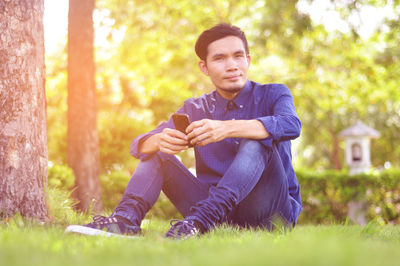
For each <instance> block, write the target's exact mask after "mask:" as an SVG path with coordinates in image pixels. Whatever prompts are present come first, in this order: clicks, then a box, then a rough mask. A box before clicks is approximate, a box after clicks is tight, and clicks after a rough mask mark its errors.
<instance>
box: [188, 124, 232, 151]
mask: <svg viewBox="0 0 400 266" xmlns="http://www.w3.org/2000/svg"><path fill="white" fill-rule="evenodd" d="M224 122H226V121H220V120H210V119H203V120H199V121H195V122H193V123H191V124H190V125H189V126H188V127H187V129H186V133H188V135H187V136H188V138H189V139H190V143H191V144H193V145H196V146H204V145H207V144H210V143H213V142H218V141H221V140H223V139H225V138H226V137H227V130H226V127H225V123H224Z"/></svg>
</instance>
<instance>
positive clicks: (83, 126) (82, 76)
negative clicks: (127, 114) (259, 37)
mask: <svg viewBox="0 0 400 266" xmlns="http://www.w3.org/2000/svg"><path fill="white" fill-rule="evenodd" d="M93 10H94V0H70V1H69V13H68V133H67V142H68V147H67V153H68V164H69V166H70V167H71V168H72V169H73V171H74V174H75V184H76V191H75V195H76V197H77V198H78V199H79V201H80V205H79V207H80V209H81V210H83V211H88V210H89V208H90V207H91V206H92V208H93V210H94V211H95V212H101V211H102V209H103V207H102V203H101V194H100V180H99V172H100V166H99V158H100V155H99V147H98V143H99V140H98V135H97V106H96V91H95V80H94V75H95V67H94V48H93V43H94V29H93V19H92V16H93Z"/></svg>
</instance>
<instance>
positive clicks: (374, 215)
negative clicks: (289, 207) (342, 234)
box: [296, 169, 400, 224]
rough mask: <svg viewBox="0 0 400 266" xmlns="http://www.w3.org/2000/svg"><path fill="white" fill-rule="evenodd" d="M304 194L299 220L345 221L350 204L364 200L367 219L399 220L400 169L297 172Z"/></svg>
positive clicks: (387, 221) (396, 221)
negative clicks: (360, 172)
mask: <svg viewBox="0 0 400 266" xmlns="http://www.w3.org/2000/svg"><path fill="white" fill-rule="evenodd" d="M296 174H297V177H298V180H299V183H300V190H301V195H302V202H303V212H302V214H301V215H300V218H299V222H300V223H314V224H315V223H316V224H320V223H325V224H326V223H338V222H339V223H342V222H345V221H346V220H347V219H348V204H349V203H350V202H351V201H358V202H363V203H364V204H365V206H366V214H365V215H366V219H367V221H376V222H379V223H381V224H383V223H393V224H399V223H400V170H399V169H393V170H386V171H375V172H371V173H364V174H358V175H354V176H350V175H349V174H348V173H346V172H343V171H324V172H319V173H315V172H307V171H297V172H296Z"/></svg>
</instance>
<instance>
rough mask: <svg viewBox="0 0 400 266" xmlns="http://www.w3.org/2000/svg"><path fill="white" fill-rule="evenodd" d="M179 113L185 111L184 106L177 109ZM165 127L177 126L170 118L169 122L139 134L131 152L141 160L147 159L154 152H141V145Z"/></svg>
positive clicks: (133, 142)
mask: <svg viewBox="0 0 400 266" xmlns="http://www.w3.org/2000/svg"><path fill="white" fill-rule="evenodd" d="M177 113H184V107H181V108H180V109H179V110H178V111H177ZM164 128H173V129H174V128H175V126H174V122H173V121H172V118H170V119H169V120H168V121H167V122H162V123H161V124H160V125H158V126H157V128H155V129H153V130H152V131H150V132H148V133H145V134H141V135H139V136H137V137H136V138H134V139H133V141H132V142H131V146H130V148H129V153H130V154H131V155H132V156H133V157H135V158H136V159H139V160H141V161H145V160H147V159H149V158H150V157H151V156H152V155H153V154H151V153H142V152H139V147H140V145H141V144H142V143H143V142H144V141H146V140H147V139H148V138H150V137H151V136H153V135H155V134H157V133H160V132H162V131H163V130H164Z"/></svg>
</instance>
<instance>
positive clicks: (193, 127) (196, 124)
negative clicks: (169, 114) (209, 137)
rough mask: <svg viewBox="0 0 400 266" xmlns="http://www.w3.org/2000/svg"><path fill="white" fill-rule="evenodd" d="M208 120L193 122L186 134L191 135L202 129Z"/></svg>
mask: <svg viewBox="0 0 400 266" xmlns="http://www.w3.org/2000/svg"><path fill="white" fill-rule="evenodd" d="M205 120H206V119H202V120H198V121H194V122H192V123H191V124H190V125H189V126H188V127H187V128H186V132H187V133H191V132H192V131H193V130H194V129H196V128H199V127H202V126H203V125H204V123H205Z"/></svg>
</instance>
